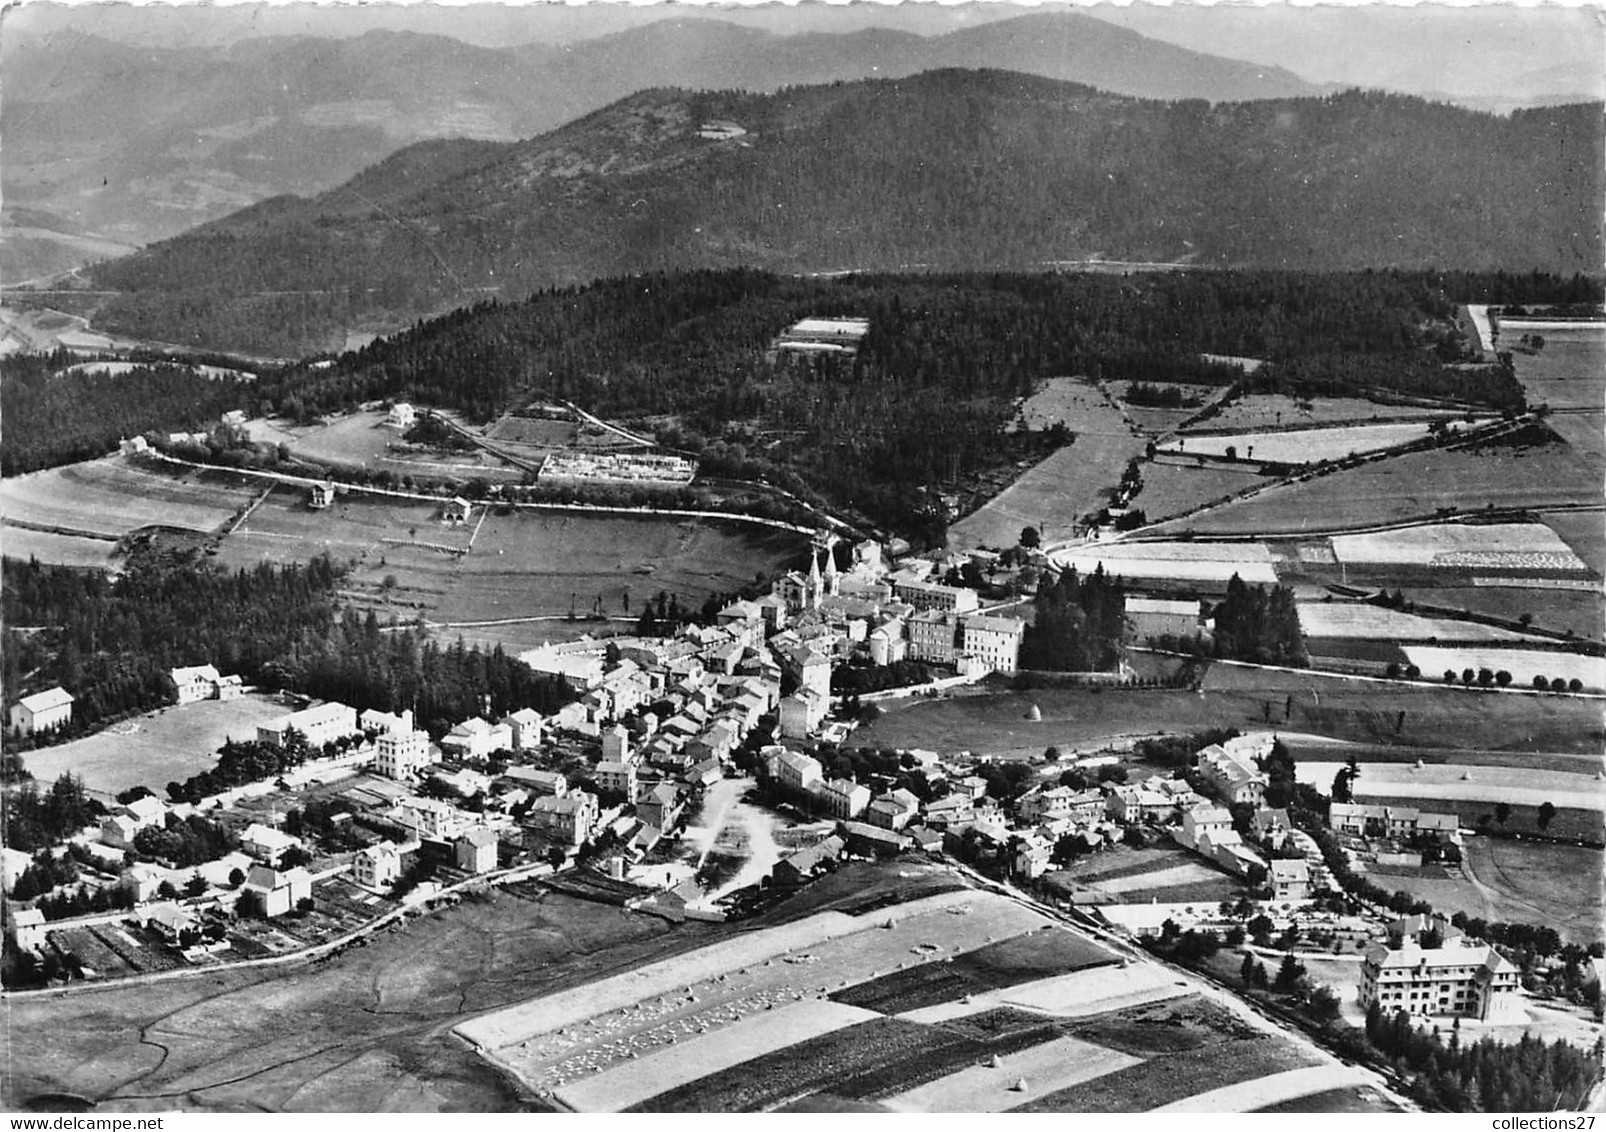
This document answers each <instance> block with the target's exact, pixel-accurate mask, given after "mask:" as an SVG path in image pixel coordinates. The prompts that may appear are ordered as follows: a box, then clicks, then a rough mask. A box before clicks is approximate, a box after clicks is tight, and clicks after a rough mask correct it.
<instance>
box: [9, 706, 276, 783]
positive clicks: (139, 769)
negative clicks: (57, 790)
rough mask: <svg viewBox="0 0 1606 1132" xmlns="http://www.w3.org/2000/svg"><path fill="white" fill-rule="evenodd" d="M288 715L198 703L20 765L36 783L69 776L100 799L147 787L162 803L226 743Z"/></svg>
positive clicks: (28, 757)
mask: <svg viewBox="0 0 1606 1132" xmlns="http://www.w3.org/2000/svg"><path fill="white" fill-rule="evenodd" d="M289 710H290V709H289V708H287V707H285V706H284V705H283V704H280V703H277V702H275V701H274V700H273V699H272V698H271V697H268V696H257V695H251V696H242V697H240V698H239V699H237V700H202V701H201V702H200V703H196V704H185V705H184V706H183V707H167V708H162V709H161V710H160V711H154V712H151V713H149V714H148V715H141V716H137V717H135V718H134V719H128V720H124V721H123V722H122V723H115V724H113V725H112V726H110V727H108V728H107V729H106V730H104V731H101V732H98V733H97V734H94V735H90V736H87V737H85V738H83V739H74V740H73V741H72V742H70V743H62V744H60V745H59V746H55V747H44V748H41V749H39V750H37V751H28V752H26V753H25V754H24V755H23V756H22V761H23V765H24V766H26V767H27V768H28V772H29V773H30V774H32V775H33V776H34V778H36V779H38V780H39V781H40V782H44V783H49V782H54V781H55V780H56V777H57V776H58V775H60V774H61V773H62V772H63V771H68V770H70V771H72V772H73V773H74V774H76V775H78V776H79V777H81V778H82V779H83V780H84V786H85V787H87V788H88V789H89V790H91V791H93V792H94V793H97V794H100V795H103V796H107V797H110V796H113V795H116V794H117V793H119V792H120V791H123V790H127V789H128V788H129V787H131V786H149V787H150V788H151V789H152V790H154V791H156V793H157V796H158V797H161V796H164V795H163V788H164V787H165V786H166V785H167V784H168V783H169V782H174V781H178V782H182V781H183V780H184V779H186V778H188V777H189V776H190V775H192V774H195V773H196V772H198V771H201V770H205V769H206V768H207V767H209V766H211V765H212V763H213V762H214V761H215V760H216V757H217V749H218V748H219V747H221V746H222V745H223V743H224V741H225V740H227V739H230V738H233V739H254V738H256V728H257V724H259V723H266V722H267V721H268V720H270V719H276V718H278V717H279V716H281V715H284V714H285V713H286V712H288V711H289Z"/></svg>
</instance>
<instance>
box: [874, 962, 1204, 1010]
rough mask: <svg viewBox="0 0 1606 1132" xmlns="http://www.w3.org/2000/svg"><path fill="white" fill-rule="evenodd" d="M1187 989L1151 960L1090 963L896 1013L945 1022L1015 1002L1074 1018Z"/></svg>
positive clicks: (1024, 1007) (1156, 999)
mask: <svg viewBox="0 0 1606 1132" xmlns="http://www.w3.org/2000/svg"><path fill="white" fill-rule="evenodd" d="M1188 993H1189V991H1188V987H1187V984H1186V983H1180V982H1178V981H1177V980H1176V979H1175V978H1174V977H1173V976H1172V975H1171V974H1170V973H1169V972H1167V971H1166V970H1165V969H1164V968H1163V967H1158V966H1155V965H1154V964H1152V963H1133V964H1128V965H1126V966H1101V967H1089V968H1086V969H1085V970H1081V971H1072V972H1071V973H1070V974H1068V975H1054V976H1052V977H1050V978H1047V979H1038V980H1036V981H1035V982H1030V983H1021V984H1020V985H1018V986H1013V987H1005V988H1003V989H1001V990H996V991H988V992H986V993H985V994H973V995H969V996H967V998H966V999H956V1000H955V1001H953V1002H942V1003H938V1004H937V1005H935V1006H923V1007H921V1008H920V1009H919V1010H910V1011H907V1012H905V1013H903V1014H900V1015H898V1017H900V1018H903V1019H905V1020H906V1021H909V1022H946V1021H949V1020H951V1019H954V1018H963V1017H965V1016H966V1015H969V1014H981V1013H983V1012H985V1011H988V1010H995V1009H998V1008H1000V1007H1015V1008H1017V1009H1020V1010H1032V1011H1038V1012H1041V1013H1047V1014H1053V1015H1056V1016H1058V1017H1061V1018H1078V1017H1083V1016H1085V1015H1092V1014H1103V1013H1106V1012H1108V1011H1111V1010H1124V1009H1127V1008H1129V1007H1134V1006H1142V1005H1144V1004H1147V1003H1150V1002H1160V1001H1163V1000H1165V999H1168V998H1180V997H1182V996H1183V995H1186V994H1188ZM967 999H968V1001H967Z"/></svg>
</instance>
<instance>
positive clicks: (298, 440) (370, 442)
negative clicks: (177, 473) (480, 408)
mask: <svg viewBox="0 0 1606 1132" xmlns="http://www.w3.org/2000/svg"><path fill="white" fill-rule="evenodd" d="M385 417H386V414H385V413H384V412H383V411H373V412H356V413H349V414H347V415H346V416H342V417H336V418H335V419H333V420H331V421H330V422H329V423H327V424H322V425H314V426H312V427H310V428H307V427H301V426H298V425H293V424H290V423H289V422H286V421H269V422H262V423H261V424H260V425H254V426H253V429H252V434H251V435H252V438H253V439H260V440H265V441H271V442H273V443H279V444H284V445H286V446H288V447H289V449H290V451H291V452H292V453H293V454H294V455H296V456H299V457H301V458H302V459H305V460H311V461H314V462H316V463H319V464H325V465H328V466H330V467H336V468H382V469H389V470H391V471H394V472H395V473H396V474H397V475H406V474H408V473H410V472H417V473H419V474H420V475H431V476H443V475H444V476H457V477H471V476H482V477H484V478H486V479H492V480H495V479H509V478H512V479H517V478H519V476H520V475H521V474H522V473H520V471H519V470H518V469H517V468H514V467H512V466H510V465H508V464H507V463H505V462H503V461H501V460H498V459H496V458H495V457H494V456H491V455H488V454H487V453H485V452H482V451H479V450H466V449H465V450H463V451H454V452H446V451H439V452H436V451H430V450H427V449H419V448H416V447H414V446H412V445H408V444H406V443H404V442H403V440H402V436H403V430H401V429H398V428H391V427H389V426H388V425H386V424H385Z"/></svg>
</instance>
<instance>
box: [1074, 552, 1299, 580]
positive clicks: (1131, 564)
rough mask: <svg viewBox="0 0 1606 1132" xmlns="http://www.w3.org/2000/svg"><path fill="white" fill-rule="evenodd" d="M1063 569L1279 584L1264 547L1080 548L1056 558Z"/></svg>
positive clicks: (1133, 576) (1139, 575) (1149, 576)
mask: <svg viewBox="0 0 1606 1132" xmlns="http://www.w3.org/2000/svg"><path fill="white" fill-rule="evenodd" d="M1053 558H1054V561H1055V562H1057V563H1059V564H1060V565H1061V566H1063V567H1072V568H1075V569H1076V570H1077V571H1079V572H1081V573H1083V574H1091V573H1092V572H1093V571H1094V570H1095V569H1097V568H1098V566H1099V565H1100V564H1103V566H1104V572H1105V573H1107V574H1113V575H1116V576H1117V577H1122V578H1178V579H1188V580H1191V581H1199V582H1219V583H1225V582H1227V581H1228V580H1229V579H1230V578H1231V577H1232V576H1233V575H1234V574H1237V575H1238V576H1239V577H1240V578H1242V579H1243V580H1244V581H1245V582H1250V583H1265V584H1275V583H1276V581H1277V573H1276V571H1275V570H1273V569H1272V565H1271V561H1272V560H1271V554H1270V552H1269V551H1267V549H1266V548H1265V547H1264V546H1263V545H1261V544H1259V543H1206V542H1116V543H1105V544H1102V545H1097V546H1086V547H1078V548H1076V549H1074V550H1065V551H1060V552H1058V553H1056V554H1055V555H1053Z"/></svg>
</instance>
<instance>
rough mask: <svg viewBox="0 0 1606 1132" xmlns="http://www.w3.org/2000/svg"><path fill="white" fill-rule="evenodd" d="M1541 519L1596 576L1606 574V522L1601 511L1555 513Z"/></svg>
mask: <svg viewBox="0 0 1606 1132" xmlns="http://www.w3.org/2000/svg"><path fill="white" fill-rule="evenodd" d="M1596 502H1597V503H1598V502H1599V500H1597V501H1596ZM1541 517H1542V518H1543V519H1544V520H1545V526H1547V527H1549V528H1550V529H1551V530H1553V531H1555V532H1556V533H1557V534H1558V535H1560V536H1561V537H1562V541H1564V542H1565V543H1566V544H1567V545H1568V546H1570V547H1571V548H1572V551H1573V553H1574V554H1576V555H1578V557H1580V558H1582V559H1583V560H1584V561H1585V562H1586V563H1587V564H1588V565H1589V568H1590V569H1591V570H1593V571H1594V572H1595V573H1596V575H1601V574H1606V520H1602V518H1601V514H1600V512H1599V511H1587V512H1576V511H1553V512H1550V513H1549V514H1546V515H1543V516H1541Z"/></svg>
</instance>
